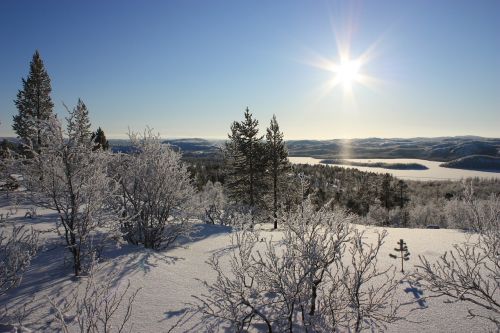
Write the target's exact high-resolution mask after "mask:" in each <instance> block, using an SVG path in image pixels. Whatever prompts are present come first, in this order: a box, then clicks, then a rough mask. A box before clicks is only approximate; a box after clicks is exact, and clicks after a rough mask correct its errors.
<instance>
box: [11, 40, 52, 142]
mask: <svg viewBox="0 0 500 333" xmlns="http://www.w3.org/2000/svg"><path fill="white" fill-rule="evenodd" d="M51 91H52V88H51V86H50V78H49V75H48V74H47V71H46V70H45V66H44V65H43V61H42V58H41V57H40V54H39V53H38V50H37V51H35V54H34V55H33V60H32V61H31V63H30V73H29V76H28V78H27V79H23V89H21V90H19V92H18V93H17V99H16V100H15V101H14V103H15V104H16V107H17V110H18V111H19V113H18V114H17V115H15V116H14V124H13V125H12V128H13V130H14V131H15V132H16V133H17V135H18V136H19V138H21V140H22V142H23V143H24V144H33V146H35V147H40V145H41V143H42V137H41V135H42V133H41V125H40V122H41V121H44V120H47V119H49V117H50V116H51V114H52V112H53V111H52V109H53V108H54V104H53V103H52V100H51V98H50V92H51Z"/></svg>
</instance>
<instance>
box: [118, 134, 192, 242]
mask: <svg viewBox="0 0 500 333" xmlns="http://www.w3.org/2000/svg"><path fill="white" fill-rule="evenodd" d="M129 137H130V141H131V144H132V146H133V147H134V152H133V153H132V154H130V155H126V154H121V155H118V157H117V159H116V161H115V170H114V172H115V174H116V177H117V181H118V183H119V184H120V191H121V196H120V199H119V200H117V202H116V208H117V209H118V210H119V211H120V215H121V216H122V223H121V226H122V232H123V233H124V237H125V239H126V240H127V241H129V242H131V243H133V244H144V246H145V247H147V248H152V249H161V248H164V247H167V246H169V245H170V244H172V243H173V242H175V241H176V240H177V239H178V238H179V237H180V236H187V235H189V233H190V232H191V231H192V228H193V227H192V224H191V223H189V221H188V216H187V214H186V212H187V210H188V207H187V206H188V205H189V203H190V199H191V197H192V196H193V195H194V188H193V186H192V185H191V182H190V179H189V173H188V171H187V168H186V166H185V165H184V164H183V163H182V162H181V154H180V153H178V152H175V151H174V150H173V149H172V148H171V147H170V146H169V145H167V144H163V143H162V142H161V139H160V137H159V135H154V134H153V133H152V130H151V129H147V130H146V131H145V132H144V134H143V135H142V136H141V135H139V134H137V133H130V134H129Z"/></svg>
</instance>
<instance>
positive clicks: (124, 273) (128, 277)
mask: <svg viewBox="0 0 500 333" xmlns="http://www.w3.org/2000/svg"><path fill="white" fill-rule="evenodd" d="M4 203H5V200H4ZM30 207H31V206H30V205H29V204H19V205H18V209H17V212H16V213H15V214H14V215H11V217H9V220H8V222H4V225H3V227H2V228H8V225H9V224H11V223H13V222H15V223H17V224H18V225H20V224H27V225H31V226H33V227H34V228H36V229H37V230H41V231H45V232H44V233H43V234H42V238H43V239H44V246H43V248H42V250H41V252H40V253H39V254H38V255H37V257H36V258H35V259H34V260H33V261H32V264H31V266H30V268H29V269H28V271H27V272H26V274H25V276H24V278H23V280H22V283H21V285H20V286H19V287H17V288H16V289H13V290H10V291H9V292H8V293H7V294H5V295H3V296H2V297H0V306H2V307H3V306H5V305H6V306H8V307H9V308H11V309H20V308H22V307H23V305H24V304H26V303H30V304H29V305H28V306H27V308H26V309H27V312H26V314H27V317H26V319H25V321H24V325H25V326H26V327H28V328H30V329H32V330H33V331H37V332H38V331H40V332H52V331H54V330H55V327H54V325H53V323H52V320H53V314H52V311H51V307H50V305H49V302H48V298H47V296H49V297H51V298H52V299H55V300H57V299H59V298H60V297H63V296H64V295H67V294H68V293H69V292H70V291H71V290H73V289H74V288H75V286H76V282H75V280H74V278H73V277H72V268H71V261H70V258H69V256H68V253H67V250H66V249H65V247H64V243H63V240H62V238H61V237H60V236H59V235H57V232H56V230H55V229H54V227H55V220H56V215H55V214H54V213H53V212H50V211H43V210H38V211H37V217H36V218H34V219H30V218H27V217H24V215H25V212H26V211H27V210H28V209H29V208H30ZM7 212H10V213H14V212H15V209H13V206H12V205H11V206H7V205H4V206H3V207H1V208H0V213H3V214H6V213H7ZM5 223H6V224H5ZM357 228H360V229H366V236H367V240H369V239H370V238H371V237H373V236H374V235H375V232H377V231H378V230H379V228H376V227H365V226H357ZM263 229H264V230H262V231H261V237H264V238H266V239H269V238H270V237H272V238H273V239H279V238H280V237H281V233H280V231H272V230H271V229H270V227H267V226H264V227H263ZM387 230H388V237H387V238H386V242H385V244H384V247H383V249H382V250H381V252H380V255H379V261H380V265H382V266H386V265H389V264H396V262H395V261H394V260H393V259H391V258H390V257H389V253H390V252H391V251H392V250H393V248H394V247H395V245H396V242H397V241H398V240H399V239H401V238H402V239H404V240H405V241H406V242H407V244H408V247H409V250H410V252H411V259H410V261H408V262H406V265H407V266H406V267H407V268H408V269H407V270H408V271H409V272H411V271H412V270H413V269H414V268H413V266H414V265H415V264H417V263H418V255H425V256H426V257H427V258H428V259H431V260H433V259H435V258H437V257H438V256H439V255H441V254H443V253H444V252H445V251H447V250H450V249H451V248H452V244H454V243H461V242H464V241H467V240H468V237H470V236H468V235H467V234H465V233H463V232H461V231H458V230H446V229H440V230H433V229H402V228H401V229H399V228H397V229H396V228H388V229H387ZM230 234H231V229H230V228H229V227H224V226H214V225H200V229H199V231H198V233H197V234H196V236H195V238H194V239H193V240H192V241H189V242H186V243H185V244H184V245H183V247H177V248H174V249H170V250H166V251H162V252H155V251H151V250H148V249H144V248H142V247H137V246H132V245H128V244H123V245H122V246H120V247H118V246H117V247H113V248H109V249H107V251H106V252H105V254H104V259H105V261H104V263H103V269H102V270H101V271H100V273H99V275H98V278H99V279H109V278H110V276H111V275H112V274H115V276H116V279H117V280H116V285H117V288H122V287H123V286H125V285H126V283H127V281H130V283H131V288H130V291H133V290H135V289H137V288H141V290H140V292H139V294H138V295H137V298H136V300H135V303H134V308H133V314H132V322H133V329H132V332H168V331H169V329H170V328H171V327H172V326H173V325H174V324H175V323H176V322H177V321H178V320H179V318H180V317H181V316H182V314H183V313H184V311H185V309H186V307H187V306H188V305H187V304H186V303H189V302H194V299H193V298H192V295H200V294H201V293H202V292H203V291H204V288H203V286H202V283H201V280H207V281H211V280H213V279H214V278H215V273H214V272H213V271H211V269H210V268H209V266H208V264H207V263H206V261H207V259H208V258H209V257H210V256H212V255H213V254H214V253H217V254H218V255H220V256H224V255H225V253H227V251H226V250H228V249H229V248H230V240H231V237H230ZM64 257H66V258H67V259H66V261H64V260H63V259H62V258H64ZM398 274H400V273H398ZM397 295H398V298H399V300H400V302H402V303H409V304H408V305H405V306H404V307H403V309H402V313H401V314H403V315H405V317H406V320H404V321H399V322H397V323H395V324H392V325H390V326H388V327H387V331H388V332H477V331H486V330H493V328H492V327H491V326H489V324H488V323H487V322H485V321H480V320H477V319H468V318H466V317H467V307H468V306H469V305H468V304H465V303H453V304H448V303H445V302H444V301H445V299H441V298H440V299H437V298H431V299H428V300H423V299H422V297H425V296H428V294H427V291H426V290H422V289H421V288H420V286H419V285H418V283H415V282H410V281H408V280H406V279H405V280H403V281H401V283H400V287H399V290H398V294H397ZM204 331H206V328H205V326H204V324H203V323H202V322H200V319H199V317H197V316H193V317H191V318H190V319H189V320H188V321H187V322H185V323H184V324H183V325H182V326H180V327H177V328H176V329H175V330H173V332H204Z"/></svg>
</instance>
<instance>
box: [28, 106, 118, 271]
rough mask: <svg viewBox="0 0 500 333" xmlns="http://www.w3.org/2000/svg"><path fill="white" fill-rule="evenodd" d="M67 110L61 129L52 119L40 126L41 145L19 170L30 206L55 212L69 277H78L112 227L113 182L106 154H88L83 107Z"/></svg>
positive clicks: (32, 148)
mask: <svg viewBox="0 0 500 333" xmlns="http://www.w3.org/2000/svg"><path fill="white" fill-rule="evenodd" d="M67 111H68V113H69V116H68V117H67V118H66V121H67V129H66V131H64V130H63V129H62V127H61V124H60V123H59V121H58V120H57V119H56V118H55V117H51V118H50V119H49V120H48V121H45V122H43V123H42V124H43V127H42V131H41V133H42V138H43V140H42V145H41V146H40V148H39V149H34V147H33V146H31V147H30V148H29V152H30V154H32V155H33V158H32V159H30V160H28V161H26V162H25V163H21V164H20V167H21V169H22V171H23V175H24V179H25V182H26V187H27V188H28V190H30V192H31V193H32V194H33V200H34V202H35V204H36V205H38V206H40V207H44V208H48V209H51V210H54V211H56V212H57V214H58V216H59V222H60V226H61V227H62V229H63V230H62V235H63V237H64V239H65V241H66V244H67V247H68V250H69V251H70V253H71V255H72V259H73V268H74V274H75V275H80V273H81V272H82V270H85V269H86V268H87V267H88V264H89V260H90V259H91V258H92V257H93V256H95V255H96V251H98V247H97V245H98V243H99V242H98V241H97V239H98V238H100V237H101V236H102V235H99V234H100V233H101V231H103V230H105V229H106V228H105V227H112V219H111V218H110V216H109V213H108V211H107V210H106V209H105V208H106V204H107V203H108V201H109V198H110V196H111V195H112V192H113V183H112V180H111V179H110V178H109V177H108V176H107V164H108V161H109V158H108V157H109V156H108V155H107V154H106V153H103V152H102V151H93V150H92V142H91V140H90V131H89V128H90V120H89V118H88V112H87V109H86V107H85V105H84V104H83V102H81V101H79V102H78V104H77V106H76V107H75V108H74V109H73V110H69V109H67Z"/></svg>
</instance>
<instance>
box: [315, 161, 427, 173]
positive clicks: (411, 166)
mask: <svg viewBox="0 0 500 333" xmlns="http://www.w3.org/2000/svg"><path fill="white" fill-rule="evenodd" d="M320 163H324V164H336V165H351V166H358V167H369V168H383V169H389V170H428V169H429V168H428V167H426V166H425V165H422V164H419V163H386V162H355V161H347V160H344V159H324V160H321V161H320Z"/></svg>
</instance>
